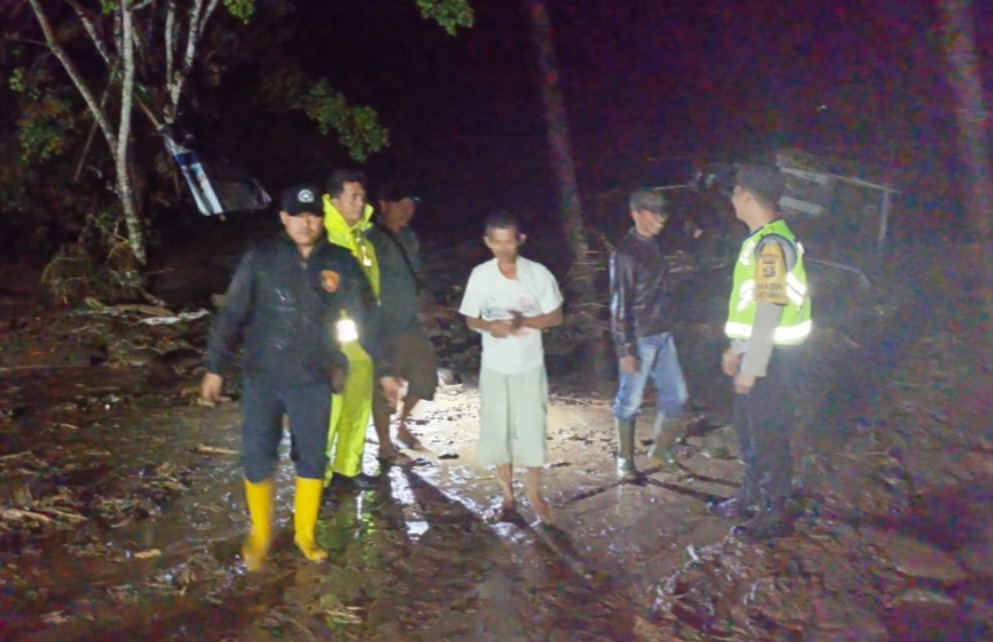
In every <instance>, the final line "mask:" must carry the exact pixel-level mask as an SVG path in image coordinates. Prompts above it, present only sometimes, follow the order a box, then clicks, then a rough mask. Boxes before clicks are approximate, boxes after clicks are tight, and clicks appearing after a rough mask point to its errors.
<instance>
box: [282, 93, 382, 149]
mask: <svg viewBox="0 0 993 642" xmlns="http://www.w3.org/2000/svg"><path fill="white" fill-rule="evenodd" d="M300 106H301V107H302V108H303V110H304V112H305V113H306V114H307V116H309V117H310V119H311V120H313V121H314V122H315V123H316V124H317V127H318V129H319V130H320V131H321V133H322V134H324V135H327V134H328V133H329V132H330V131H331V130H334V131H336V132H337V133H338V138H339V140H340V141H341V144H342V145H344V146H345V148H346V149H347V150H348V154H349V155H350V156H351V157H352V158H354V159H355V160H356V161H359V162H363V161H365V160H366V159H367V158H368V157H369V155H370V154H372V153H374V152H378V151H379V150H381V149H383V148H385V147H387V146H388V145H389V132H387V130H386V128H385V127H383V126H382V125H380V124H379V115H378V114H377V113H376V110H374V109H372V108H371V107H353V106H351V105H349V104H348V102H347V101H346V100H345V97H344V96H343V95H342V94H341V93H340V92H338V91H336V90H334V89H332V88H331V86H330V85H329V84H328V82H327V81H326V80H320V81H319V82H318V83H317V84H316V85H314V86H313V87H312V88H311V89H310V91H309V92H308V93H307V94H306V95H305V96H303V97H302V99H301V105H300Z"/></svg>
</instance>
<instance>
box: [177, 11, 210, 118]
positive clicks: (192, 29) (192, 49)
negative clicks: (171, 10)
mask: <svg viewBox="0 0 993 642" xmlns="http://www.w3.org/2000/svg"><path fill="white" fill-rule="evenodd" d="M201 13H203V0H194V2H193V8H192V9H190V21H189V25H188V26H187V31H186V51H185V53H184V54H183V60H182V62H181V63H180V65H179V69H178V70H177V72H178V73H177V75H176V78H175V81H174V82H173V83H172V84H171V87H170V88H169V89H170V91H169V99H170V101H171V103H172V104H171V105H170V107H171V110H172V113H171V114H170V116H171V117H172V118H175V117H176V114H177V113H178V112H179V97H180V96H181V95H182V93H183V83H184V82H185V81H186V76H187V74H188V73H189V72H190V69H192V68H193V57H194V55H195V54H196V51H197V36H198V30H199V28H200V14H201Z"/></svg>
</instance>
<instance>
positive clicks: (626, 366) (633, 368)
mask: <svg viewBox="0 0 993 642" xmlns="http://www.w3.org/2000/svg"><path fill="white" fill-rule="evenodd" d="M617 365H618V368H620V370H621V372H623V373H626V374H638V357H636V356H634V355H628V356H626V357H621V359H620V361H618V364H617Z"/></svg>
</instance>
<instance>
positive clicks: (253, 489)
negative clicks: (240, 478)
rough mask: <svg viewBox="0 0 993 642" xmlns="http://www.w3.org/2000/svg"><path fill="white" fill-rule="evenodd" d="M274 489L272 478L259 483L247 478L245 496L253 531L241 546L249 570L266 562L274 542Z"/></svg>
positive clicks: (256, 568)
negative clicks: (270, 546)
mask: <svg viewBox="0 0 993 642" xmlns="http://www.w3.org/2000/svg"><path fill="white" fill-rule="evenodd" d="M272 491H273V485H272V480H271V479H263V480H262V481H260V482H259V483H257V484H253V483H252V482H250V481H248V480H247V479H246V480H245V497H246V498H247V499H248V513H249V515H251V517H252V533H251V534H250V535H249V536H248V539H247V540H245V544H244V545H243V546H242V547H241V555H242V557H244V558H245V566H247V567H248V570H249V571H257V570H259V569H260V568H262V565H263V564H264V563H265V558H266V556H268V555H269V545H270V544H271V543H272Z"/></svg>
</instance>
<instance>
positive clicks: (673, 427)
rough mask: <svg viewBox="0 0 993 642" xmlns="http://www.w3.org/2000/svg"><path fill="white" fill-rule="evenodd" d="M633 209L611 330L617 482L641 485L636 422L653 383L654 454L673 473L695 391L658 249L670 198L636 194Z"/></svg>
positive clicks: (615, 276)
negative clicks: (682, 358)
mask: <svg viewBox="0 0 993 642" xmlns="http://www.w3.org/2000/svg"><path fill="white" fill-rule="evenodd" d="M628 209H629V211H630V216H631V220H632V222H633V223H634V225H633V226H632V227H631V230H630V231H629V232H628V234H627V235H625V237H624V238H623V239H621V241H620V242H619V243H618V244H617V247H616V248H615V249H614V252H613V254H611V257H610V321H611V324H610V325H611V333H612V335H613V338H614V347H615V348H616V350H617V359H618V362H617V363H618V376H619V380H620V381H619V385H618V388H617V396H616V397H615V398H614V406H613V413H614V426H615V430H616V433H617V476H618V478H619V479H621V480H622V481H635V480H637V479H638V478H639V473H638V470H637V468H636V467H635V464H634V441H635V422H636V421H637V419H638V414H639V413H640V412H641V401H642V397H643V395H644V392H645V385H646V384H647V383H648V380H649V379H651V380H652V381H653V383H654V384H655V418H654V421H653V430H652V439H653V443H652V448H651V450H650V451H649V453H648V454H649V458H650V459H651V460H652V461H653V462H654V463H655V464H657V465H659V466H660V467H661V468H662V469H664V470H665V471H666V472H676V471H678V470H679V466H678V464H677V462H676V455H675V451H674V450H673V447H674V446H675V443H676V440H677V439H678V438H679V436H680V434H681V431H682V430H683V421H682V419H683V418H682V414H683V409H684V407H685V405H686V400H687V397H688V393H687V390H686V381H685V379H684V378H683V370H682V367H680V365H679V356H678V354H677V353H676V338H675V336H674V335H673V326H674V321H675V319H674V317H675V314H674V313H675V310H674V309H673V304H672V300H671V297H670V295H669V287H670V286H669V270H668V267H667V264H666V260H665V256H664V255H663V253H662V250H661V249H660V247H659V243H658V235H659V233H660V232H661V231H662V229H663V228H664V227H665V224H666V221H667V220H668V218H669V215H668V214H667V213H666V210H665V198H663V196H662V193H661V192H659V191H657V190H653V189H650V188H642V189H638V190H635V191H634V192H632V193H631V196H630V198H629V200H628Z"/></svg>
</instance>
